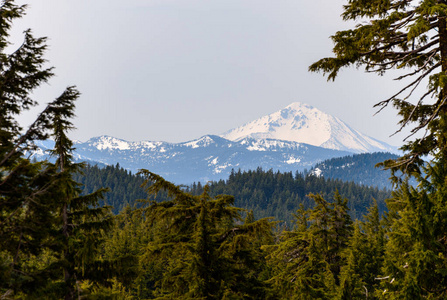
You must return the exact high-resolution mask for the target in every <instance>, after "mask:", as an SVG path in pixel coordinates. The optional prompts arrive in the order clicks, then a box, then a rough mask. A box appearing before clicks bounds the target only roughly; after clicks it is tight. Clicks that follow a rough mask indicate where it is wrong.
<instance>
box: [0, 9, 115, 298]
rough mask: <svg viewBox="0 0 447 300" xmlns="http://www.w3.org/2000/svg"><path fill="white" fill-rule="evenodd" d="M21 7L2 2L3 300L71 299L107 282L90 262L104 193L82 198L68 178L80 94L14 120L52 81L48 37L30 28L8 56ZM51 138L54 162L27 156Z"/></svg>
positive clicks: (0, 248)
mask: <svg viewBox="0 0 447 300" xmlns="http://www.w3.org/2000/svg"><path fill="white" fill-rule="evenodd" d="M25 9H26V6H25V5H23V6H18V5H16V4H15V3H14V1H13V0H2V1H1V3H0V107H1V111H0V298H49V299H51V298H53V299H60V298H65V299H74V298H75V294H77V293H76V291H79V288H78V285H79V284H80V283H82V280H84V279H95V280H96V281H103V280H104V279H106V278H107V277H105V276H103V275H104V272H99V271H100V270H103V269H104V268H105V266H106V264H104V263H98V261H97V260H94V259H92V257H93V256H94V252H95V250H96V249H95V248H96V247H95V246H96V245H97V243H98V237H99V235H98V233H99V231H100V230H101V225H104V221H103V216H104V210H105V209H106V208H96V209H94V208H92V207H91V206H92V205H93V206H94V205H95V203H96V202H97V199H98V197H99V196H101V195H102V194H103V193H104V190H99V191H97V192H95V193H93V194H92V195H87V196H84V197H80V196H79V192H80V189H79V185H78V184H77V183H76V182H74V181H73V180H72V175H73V174H74V173H75V172H76V170H77V168H78V166H77V165H76V164H73V163H72V156H71V151H72V143H71V141H70V140H69V139H68V138H67V136H66V131H67V130H69V129H70V128H71V123H70V121H69V119H70V118H71V117H73V110H74V100H75V99H76V98H77V97H78V95H79V93H78V92H77V91H76V89H75V88H74V87H69V88H67V89H66V90H65V91H64V92H63V93H62V95H61V96H60V97H58V98H56V100H54V101H52V102H50V103H49V104H48V105H47V106H46V108H45V109H44V110H43V111H42V112H41V113H40V114H39V115H38V116H37V118H36V120H35V121H34V122H33V123H32V124H31V125H30V126H29V127H28V129H27V130H26V131H23V128H22V127H21V126H20V125H19V123H18V121H17V120H16V118H17V116H18V115H20V114H21V113H22V112H23V111H25V110H28V109H30V108H31V107H32V106H35V105H36V104H37V102H36V101H35V100H33V99H32V97H31V96H32V92H33V91H34V90H35V89H36V88H37V87H39V86H40V85H41V84H42V83H44V82H47V81H48V80H49V79H50V78H51V77H52V76H53V73H52V68H46V67H45V63H46V60H45V59H44V58H43V55H44V52H45V50H46V44H45V42H46V39H45V38H34V37H33V35H32V33H31V30H26V31H25V32H24V41H23V43H22V44H21V45H20V46H19V47H18V48H17V49H15V50H13V51H10V52H7V49H8V48H7V47H8V46H10V44H9V42H8V38H9V31H10V29H11V26H12V23H13V21H14V20H15V19H17V18H20V17H22V16H23V15H24V13H25ZM51 133H53V136H54V138H55V141H56V143H55V149H54V151H53V154H54V155H55V156H56V157H57V159H56V163H55V164H53V163H50V162H48V161H46V162H31V161H30V160H29V159H27V158H26V157H25V153H27V151H30V150H33V149H34V148H35V146H34V144H33V143H34V141H35V140H42V139H47V138H48V137H49V136H50V135H51ZM94 221H97V222H94ZM93 269H94V270H93ZM109 269H110V268H109ZM61 274H62V277H61ZM99 277H102V278H99Z"/></svg>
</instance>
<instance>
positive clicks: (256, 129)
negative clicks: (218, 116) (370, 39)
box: [221, 102, 393, 153]
mask: <svg viewBox="0 0 447 300" xmlns="http://www.w3.org/2000/svg"><path fill="white" fill-rule="evenodd" d="M221 137H223V138H226V139H229V140H232V141H240V140H242V139H244V138H247V137H250V138H254V139H266V138H268V139H277V140H284V141H293V142H299V143H306V144H310V145H313V146H319V147H324V148H329V149H335V150H345V151H351V152H356V153H362V152H372V151H393V149H392V148H391V147H390V146H389V145H386V144H384V143H381V142H379V141H377V140H374V139H373V138H370V137H368V136H366V135H364V134H362V133H360V132H358V131H357V130H354V129H352V128H351V127H350V126H349V125H347V124H346V123H344V122H343V121H341V120H340V119H338V118H336V117H333V116H331V115H329V114H327V113H324V112H322V111H320V110H319V109H317V108H314V107H312V106H310V105H308V104H305V103H301V102H294V103H292V104H290V105H288V106H287V107H285V108H283V109H281V110H279V111H277V112H274V113H272V114H270V115H267V116H263V117H261V118H259V119H257V120H254V121H252V122H249V123H246V124H244V125H242V126H240V127H237V128H235V129H232V130H229V131H227V132H225V133H223V134H222V135H221Z"/></svg>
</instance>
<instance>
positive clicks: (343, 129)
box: [33, 103, 396, 184]
mask: <svg viewBox="0 0 447 300" xmlns="http://www.w3.org/2000/svg"><path fill="white" fill-rule="evenodd" d="M38 146H39V148H40V149H38V150H37V151H36V152H35V153H34V154H33V156H35V157H36V158H38V159H43V158H46V157H47V154H46V152H45V150H47V149H51V148H52V147H53V142H51V141H43V142H39V143H38ZM74 147H75V148H76V151H75V153H74V154H75V155H74V157H75V159H76V160H79V161H87V162H90V163H99V164H105V165H114V164H116V163H119V164H120V165H121V166H122V167H124V168H126V169H128V170H131V171H132V172H137V171H138V170H139V169H142V168H144V169H149V170H150V171H152V172H154V173H157V174H160V175H162V176H163V177H165V178H166V179H167V180H170V181H173V182H175V183H177V184H189V183H192V182H197V181H201V182H206V181H210V180H214V181H215V180H219V179H226V178H228V175H229V174H230V173H231V170H232V169H234V170H238V169H241V170H253V169H256V168H258V167H262V168H263V169H264V170H268V169H273V170H275V171H277V170H279V171H281V172H289V171H292V172H295V171H303V170H304V169H311V168H312V167H313V166H314V165H315V164H316V163H318V162H321V161H323V160H326V159H330V158H335V157H341V156H346V155H350V154H353V153H365V152H374V151H389V152H395V151H396V149H395V148H394V147H392V146H390V145H387V144H386V143H383V142H380V141H377V140H375V139H373V138H370V137H368V136H366V135H363V134H361V133H359V132H358V131H356V130H354V129H352V128H351V127H349V126H348V125H347V124H345V123H344V122H342V121H341V120H339V119H337V118H335V117H332V116H330V115H328V114H325V113H323V112H321V111H319V110H317V109H315V108H313V107H311V106H309V105H306V104H301V103H293V104H291V105H289V106H287V107H286V108H284V109H283V110H280V111H278V112H276V113H273V114H271V115H268V116H265V117H262V118H259V119H258V120H255V121H253V122H250V123H248V124H245V125H243V126H241V127H238V128H236V129H232V130H229V131H227V132H226V133H224V134H222V135H221V136H217V135H206V136H203V137H201V138H199V139H196V140H192V141H188V142H183V143H168V142H152V141H140V142H128V141H125V140H121V139H117V138H114V137H110V136H100V137H94V138H91V139H90V140H88V141H86V142H75V145H74Z"/></svg>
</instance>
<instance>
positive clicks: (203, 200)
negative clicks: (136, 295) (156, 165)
mask: <svg viewBox="0 0 447 300" xmlns="http://www.w3.org/2000/svg"><path fill="white" fill-rule="evenodd" d="M141 174H143V175H144V176H145V177H146V178H147V183H152V184H151V185H149V187H148V189H147V190H148V193H149V194H151V195H152V194H157V193H158V192H160V191H162V190H165V191H166V192H167V193H168V196H169V197H170V198H171V200H168V201H163V202H155V201H152V202H150V203H149V206H148V207H147V208H146V209H144V213H145V216H146V218H147V220H148V222H149V225H150V226H151V227H152V228H154V236H153V240H152V241H150V242H149V244H148V246H147V249H146V253H145V254H144V259H145V260H146V261H147V262H148V263H151V262H152V265H155V267H156V268H161V269H162V272H161V277H160V278H157V279H156V283H155V284H156V286H157V290H156V291H155V293H154V294H155V297H156V298H157V299H173V298H176V299H263V297H264V291H263V289H262V283H261V282H260V281H259V280H257V275H258V273H260V272H261V271H262V268H261V264H259V263H256V261H254V260H256V257H260V255H253V251H254V250H255V248H253V247H250V246H249V244H251V243H252V240H253V238H255V237H256V236H257V235H260V236H269V235H270V230H271V224H270V223H269V222H268V220H267V219H261V220H258V221H254V222H247V223H245V224H237V223H235V222H236V221H239V222H240V221H241V216H240V212H241V209H239V208H235V207H233V206H232V204H233V201H234V198H233V197H232V196H226V195H220V196H217V197H215V198H211V197H210V196H209V195H208V186H204V187H203V190H204V191H203V193H202V195H199V196H193V195H191V194H188V193H186V192H184V191H183V190H182V189H181V188H180V187H179V186H176V185H174V184H172V183H170V182H168V181H165V180H164V179H163V178H162V177H160V176H158V175H156V174H153V173H151V172H149V171H147V170H142V171H141ZM257 251H260V249H258V250H257Z"/></svg>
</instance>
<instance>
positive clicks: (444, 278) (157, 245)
mask: <svg viewBox="0 0 447 300" xmlns="http://www.w3.org/2000/svg"><path fill="white" fill-rule="evenodd" d="M0 3H1V4H0V105H1V112H0V298H1V299H66V300H71V299H446V298H447V189H446V187H447V86H446V84H447V2H446V1H444V0H438V1H425V0H424V1H419V2H414V1H405V0H387V1H383V0H371V1H363V0H349V1H347V4H346V5H345V6H344V7H343V11H344V12H343V18H344V19H345V20H357V19H362V20H364V19H366V20H368V22H362V23H360V25H358V26H356V27H354V28H353V29H349V30H345V31H340V32H337V33H336V34H335V35H334V36H332V39H333V41H334V49H333V50H334V51H333V52H334V57H329V58H323V59H321V60H320V61H318V62H316V63H314V64H313V65H311V66H310V71H320V72H322V73H323V74H324V75H328V79H335V78H336V77H337V74H338V72H339V71H340V70H341V69H342V68H344V67H348V66H351V65H356V66H357V67H361V66H364V67H365V68H366V71H369V72H376V73H379V74H383V73H384V72H387V71H388V70H389V69H393V68H401V69H404V70H407V71H408V73H406V75H402V78H398V79H403V78H406V79H408V78H410V79H412V80H413V81H410V83H408V85H406V86H404V87H403V88H401V89H398V92H397V93H396V94H395V95H393V96H392V97H391V98H390V99H387V100H384V101H382V102H379V103H378V107H379V109H380V108H385V107H386V106H388V105H392V106H393V107H395V109H397V111H398V114H399V116H400V117H401V118H402V119H401V121H400V122H399V126H401V127H407V126H410V127H411V130H412V132H413V133H416V132H418V131H420V130H422V131H423V132H424V133H425V134H423V135H422V137H416V138H414V139H409V140H408V141H407V142H406V143H405V144H404V145H403V146H402V148H401V149H402V150H403V153H404V154H403V155H402V156H401V157H398V158H394V159H393V158H391V159H387V160H385V161H384V162H382V163H381V165H382V166H383V167H386V168H388V169H390V170H391V175H392V177H391V182H392V184H393V191H392V192H391V194H390V195H389V194H387V192H386V191H380V190H378V189H375V188H367V187H363V186H358V185H356V184H354V183H344V182H341V181H339V180H335V179H322V178H318V177H316V176H308V175H302V174H291V173H275V172H273V171H264V170H262V169H258V170H253V171H247V172H239V171H237V172H233V173H232V174H231V176H230V178H229V179H228V180H227V181H220V182H213V183H210V184H208V185H199V184H196V185H193V186H191V187H184V186H178V185H175V184H173V183H171V182H168V181H166V180H165V179H164V178H162V177H160V176H159V175H157V174H154V173H152V172H151V171H150V170H144V169H142V170H141V171H140V172H139V173H138V174H137V176H134V175H132V174H129V173H127V172H126V171H125V170H123V169H122V168H120V167H119V166H118V165H117V166H113V167H108V168H106V169H105V170H104V171H101V170H100V169H98V168H96V167H91V166H86V165H85V164H82V163H76V162H75V160H74V158H73V155H72V154H73V143H72V141H71V140H70V138H69V135H68V133H69V132H70V131H71V130H73V129H74V127H73V124H72V120H73V117H74V114H75V103H76V101H77V99H78V98H79V97H80V92H79V91H78V90H77V88H76V87H75V86H69V87H67V88H66V89H65V90H63V91H59V92H60V94H59V96H57V97H55V99H54V100H52V101H50V102H48V104H47V105H46V106H45V107H44V108H43V110H42V111H41V112H40V113H39V114H38V115H37V116H36V119H35V121H34V122H33V123H32V124H31V125H30V126H29V127H27V128H22V127H21V125H20V123H19V121H18V116H20V115H21V114H22V113H24V112H25V111H27V110H29V109H31V108H32V107H34V106H37V105H38V102H37V101H36V100H35V99H34V98H33V97H34V94H33V91H34V90H35V89H37V88H38V87H40V86H41V85H42V84H44V83H46V82H48V81H49V80H50V79H51V77H52V76H54V74H53V68H51V67H47V64H46V60H45V57H44V54H45V51H46V49H47V44H46V39H45V38H40V37H35V36H34V35H33V32H32V31H31V30H27V31H25V32H24V33H23V43H21V44H20V45H19V46H18V47H17V48H16V49H14V50H13V51H10V49H9V48H8V47H9V46H10V42H9V40H8V38H9V34H10V32H11V27H12V26H13V22H14V21H16V20H17V19H19V18H21V17H23V16H24V14H25V12H26V5H17V4H16V3H15V1H14V0H1V2H0ZM433 31H434V32H433ZM424 79H428V81H429V85H428V87H427V90H426V91H425V92H424V93H420V94H418V95H421V96H420V97H421V98H419V99H417V100H416V101H415V102H410V100H409V99H410V98H411V96H412V93H413V91H414V88H416V87H418V85H419V83H420V82H421V81H422V80H424ZM405 82H407V81H405ZM428 96H431V101H428V102H426V101H425V98H426V97H428ZM49 138H51V139H53V140H54V141H55V145H54V149H52V150H51V156H52V160H51V161H40V162H37V161H31V160H29V159H28V158H27V157H26V156H25V155H24V153H26V152H27V151H32V150H33V149H35V145H34V141H36V140H46V139H49ZM427 155H429V158H430V160H427V158H426V157H427ZM90 172H91V174H93V175H85V174H88V173H90ZM83 174H84V175H83ZM82 178H84V180H85V182H84V184H85V187H83V184H82V183H81V182H82ZM409 178H412V179H413V180H414V181H415V182H416V184H409V183H408V179H409ZM99 179H101V180H99ZM105 185H108V187H107V186H105ZM137 186H142V189H143V192H144V195H142V194H139V193H140V192H137V191H136V190H137V188H136V187H137ZM87 187H88V188H87ZM110 190H112V194H113V193H114V194H113V195H114V196H113V197H111V198H110V199H109V200H107V199H106V198H105V197H106V195H107V193H110V192H111V191H110ZM113 190H114V191H113ZM365 195H367V196H365ZM141 196H143V197H141ZM114 197H115V198H114ZM134 197H135V198H140V197H141V198H142V199H143V200H142V201H141V202H139V204H138V205H134V204H133V203H132V201H133V200H132V199H133V198H134ZM384 198H387V199H386V200H384ZM384 201H385V202H384ZM109 204H112V205H119V206H120V207H119V212H117V213H116V214H114V213H113V210H112V207H111V206H110V205H109ZM280 204H281V206H280ZM385 205H386V207H385ZM275 206H276V207H282V208H285V209H284V210H282V211H277V210H276V209H275ZM266 216H268V217H266ZM270 216H273V217H270ZM283 220H287V223H284V222H280V221H283Z"/></svg>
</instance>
